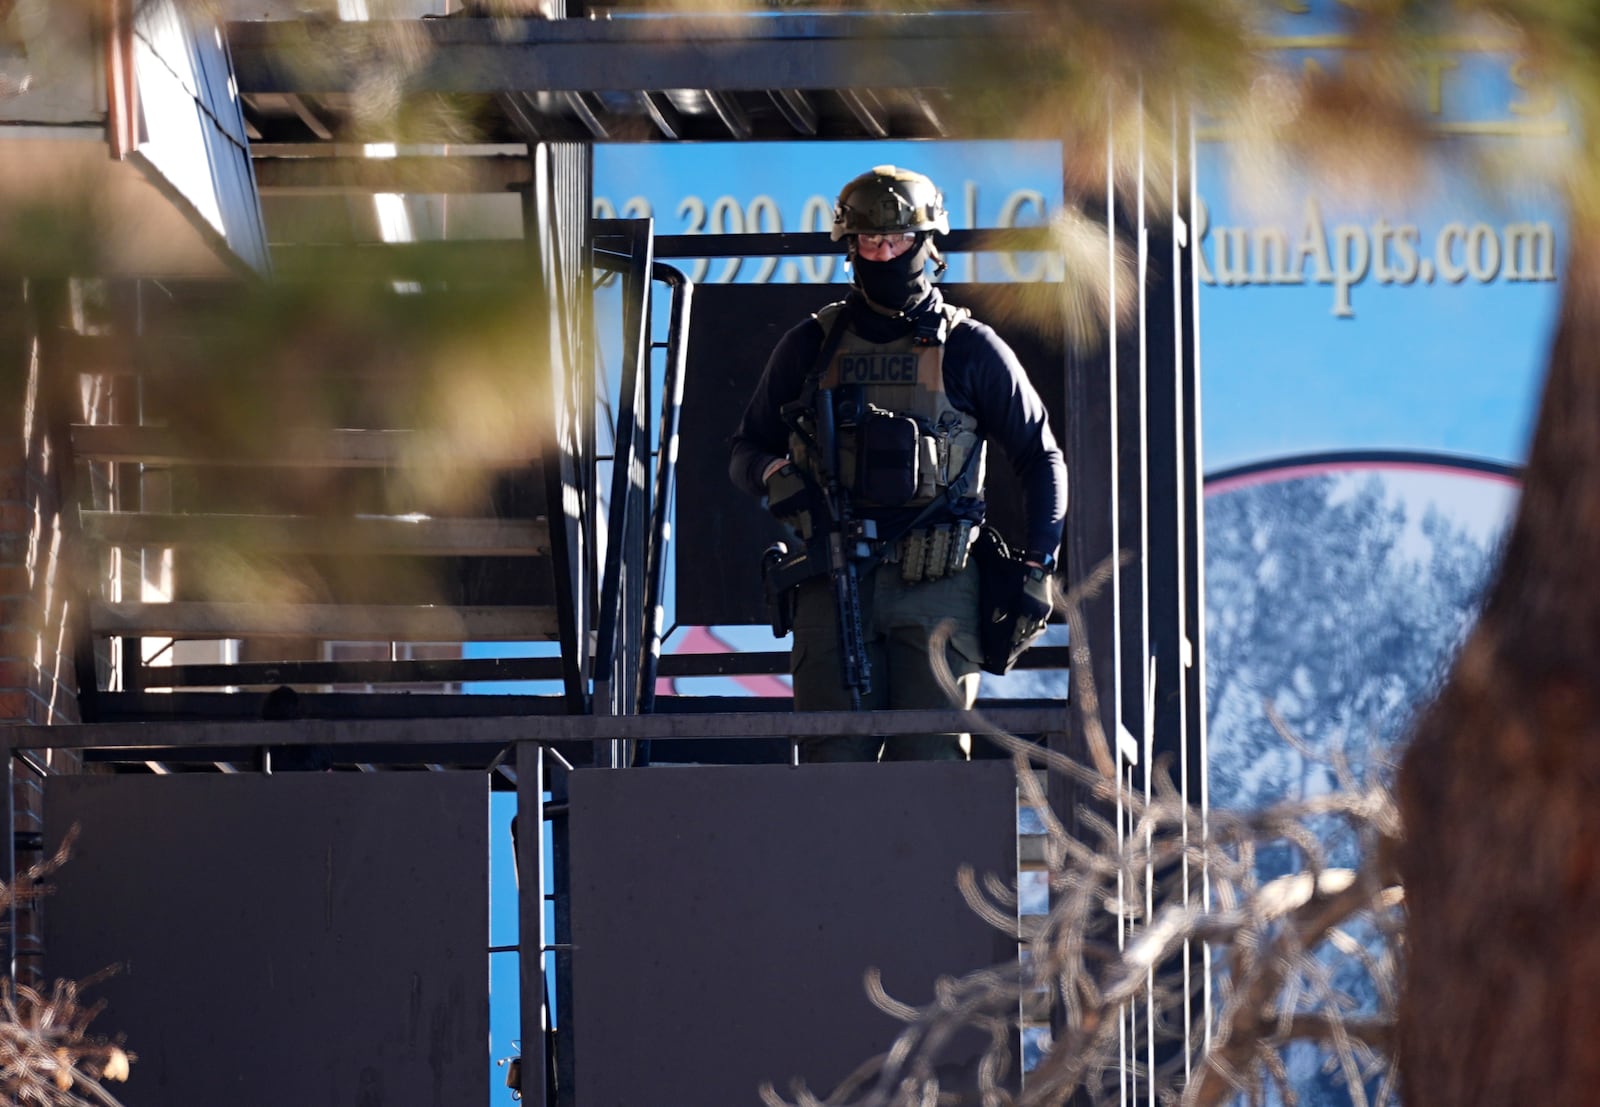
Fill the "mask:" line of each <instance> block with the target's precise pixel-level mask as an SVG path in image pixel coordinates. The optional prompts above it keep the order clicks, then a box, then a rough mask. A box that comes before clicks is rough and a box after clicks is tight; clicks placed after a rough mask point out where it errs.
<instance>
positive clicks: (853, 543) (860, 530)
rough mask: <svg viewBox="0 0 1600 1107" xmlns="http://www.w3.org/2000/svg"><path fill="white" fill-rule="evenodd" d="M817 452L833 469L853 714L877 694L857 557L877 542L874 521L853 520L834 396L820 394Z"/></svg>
mask: <svg viewBox="0 0 1600 1107" xmlns="http://www.w3.org/2000/svg"><path fill="white" fill-rule="evenodd" d="M816 419H817V446H818V448H819V449H820V450H821V452H822V456H823V458H824V459H825V461H826V464H827V467H828V485H827V488H826V490H825V496H824V498H825V500H826V502H827V507H828V534H827V543H828V545H827V560H828V577H829V580H830V581H831V583H832V584H833V608H834V613H835V615H836V616H837V622H838V624H839V664H840V668H841V677H842V680H843V686H844V687H845V688H847V689H849V691H850V708H851V710H853V711H860V710H861V697H862V696H864V695H866V694H867V693H869V692H871V691H872V666H871V663H870V661H869V660H868V658H867V639H866V634H865V633H864V631H863V630H862V626H861V590H860V581H859V580H858V579H857V576H856V563H855V561H854V560H853V559H852V557H851V555H852V554H857V555H861V554H863V553H864V552H865V551H860V550H858V547H859V546H860V545H861V543H862V542H863V541H864V540H867V539H871V538H874V537H876V536H877V524H875V523H874V522H873V521H872V520H871V519H866V520H860V521H857V520H855V519H853V518H852V517H851V512H850V494H849V493H848V492H846V491H845V489H844V485H843V484H842V483H841V482H840V480H839V435H838V429H837V427H836V426H835V421H834V411H833V390H832V389H828V388H820V389H818V390H817V393H816Z"/></svg>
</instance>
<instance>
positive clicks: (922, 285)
mask: <svg viewBox="0 0 1600 1107" xmlns="http://www.w3.org/2000/svg"><path fill="white" fill-rule="evenodd" d="M932 253H933V236H932V235H931V234H928V233H927V232H926V231H924V232H922V233H921V234H919V235H917V243H916V245H915V246H913V247H911V249H909V250H907V251H906V252H905V253H903V254H901V255H900V256H899V257H897V258H890V259H889V260H888V261H868V260H866V259H865V258H863V257H862V256H861V255H860V253H859V252H857V251H856V249H855V248H854V247H853V246H852V248H851V250H850V265H851V267H852V269H853V271H854V273H855V276H854V277H853V278H852V283H853V284H854V285H855V286H856V287H857V288H859V289H860V290H861V291H862V293H863V294H864V295H865V296H866V297H867V299H869V300H871V301H872V302H873V303H874V304H875V305H877V306H878V307H880V308H883V309H884V310H885V311H890V312H899V311H909V310H910V309H911V308H914V307H916V306H917V304H918V303H920V302H921V301H922V298H923V297H924V296H926V295H927V294H928V288H929V287H930V286H929V282H928V274H927V272H926V269H927V267H928V258H929V256H930V255H931V254H932Z"/></svg>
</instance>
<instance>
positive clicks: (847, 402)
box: [789, 302, 985, 522]
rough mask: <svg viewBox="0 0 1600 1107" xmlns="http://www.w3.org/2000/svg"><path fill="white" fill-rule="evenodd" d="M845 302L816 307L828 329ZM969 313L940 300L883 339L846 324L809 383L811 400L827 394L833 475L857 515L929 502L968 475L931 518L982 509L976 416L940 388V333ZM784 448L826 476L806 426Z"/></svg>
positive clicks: (800, 462)
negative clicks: (911, 326)
mask: <svg viewBox="0 0 1600 1107" xmlns="http://www.w3.org/2000/svg"><path fill="white" fill-rule="evenodd" d="M843 310H844V304H843V303H842V302H841V303H836V304H829V305H828V306H827V307H825V308H823V309H822V310H821V311H819V312H818V313H817V320H818V322H820V323H821V324H822V327H823V331H824V333H828V332H829V331H831V330H832V328H833V327H834V325H835V323H836V322H837V321H838V315H839V313H840V312H841V311H843ZM969 314H970V312H968V311H967V310H966V309H965V308H958V307H952V306H951V305H949V304H945V305H944V306H943V307H942V308H941V310H940V311H939V312H938V313H936V314H935V315H933V316H932V317H931V318H930V319H929V320H928V321H927V322H926V323H925V324H924V325H923V326H921V327H919V328H918V329H917V330H916V331H914V332H912V333H911V334H908V335H906V336H904V337H903V338H898V339H896V340H894V341H892V342H884V343H878V342H869V341H867V340H866V339H864V338H862V337H861V336H860V335H858V334H856V333H854V332H853V331H851V330H849V329H848V328H846V329H845V330H844V332H843V334H842V335H841V336H840V338H839V341H838V345H837V347H836V349H835V351H834V353H833V356H832V358H831V359H830V360H829V362H828V363H827V364H826V365H825V366H822V367H821V369H822V373H821V376H820V378H817V379H816V380H815V384H814V389H813V386H812V385H809V384H808V392H809V393H810V397H809V398H810V399H811V402H813V403H815V402H816V401H815V397H816V396H817V394H819V393H821V392H823V391H824V390H826V391H828V392H830V393H831V394H832V396H833V404H834V413H835V415H834V421H835V426H836V427H837V433H838V437H839V455H840V456H839V481H840V483H841V484H842V485H843V486H844V487H845V489H846V490H847V491H849V493H850V497H851V504H852V507H853V508H854V509H855V510H856V511H857V512H859V513H860V514H861V515H863V516H866V517H875V516H876V517H882V516H883V515H885V514H886V513H892V509H899V508H912V509H916V508H923V507H926V506H927V505H928V504H930V503H932V502H933V501H934V500H935V499H937V498H940V497H943V496H944V495H945V493H946V490H947V489H948V488H949V487H950V485H951V483H952V482H954V481H956V480H957V479H958V478H961V477H962V476H963V475H965V477H966V488H965V490H964V494H963V495H962V496H961V497H960V498H959V499H958V500H957V502H956V503H955V504H953V505H952V511H951V512H948V513H940V514H941V515H942V517H941V518H938V519H936V520H933V521H936V522H947V521H949V519H950V518H951V517H952V516H962V515H969V516H971V517H974V518H976V517H979V516H981V505H982V499H983V476H984V474H983V469H984V461H985V458H984V442H983V439H982V438H981V437H980V436H979V434H978V421H977V419H976V418H974V417H973V416H971V415H968V414H966V413H965V412H962V411H958V410H956V408H955V406H954V405H953V404H951V402H950V397H949V396H948V395H947V394H946V393H945V390H944V346H945V340H946V339H947V338H948V337H949V334H950V332H951V331H952V330H954V329H955V327H956V326H957V325H958V324H959V323H960V322H961V320H962V319H964V318H966V317H967V316H968V315H969ZM840 325H842V323H841V324H840ZM803 398H807V397H803ZM789 450H790V457H791V458H792V459H793V460H794V461H795V463H796V464H797V465H799V466H800V467H801V468H803V469H805V470H807V471H808V472H809V473H810V474H811V476H812V477H813V479H815V480H816V481H817V482H818V483H819V484H826V483H827V480H828V466H827V459H825V458H819V457H816V456H815V449H814V447H813V445H812V443H810V442H808V441H807V440H806V437H805V436H804V435H801V434H798V433H791V435H790V439H789Z"/></svg>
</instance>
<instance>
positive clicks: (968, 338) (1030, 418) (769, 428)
mask: <svg viewBox="0 0 1600 1107" xmlns="http://www.w3.org/2000/svg"><path fill="white" fill-rule="evenodd" d="M845 303H846V307H845V310H846V311H847V312H848V313H849V314H848V316H847V321H848V323H849V326H850V328H851V329H852V330H853V331H854V332H855V333H856V334H858V335H860V336H861V337H862V338H865V339H866V340H867V341H869V342H890V341H893V340H894V339H896V338H900V337H903V336H904V335H906V334H907V333H909V331H910V330H911V329H912V328H913V327H914V326H915V319H916V318H918V317H920V316H921V315H922V314H923V313H925V312H931V311H937V310H939V307H940V305H941V304H942V303H943V299H942V297H941V296H940V293H939V290H938V289H937V288H934V289H933V290H932V291H931V293H930V294H929V296H928V297H927V298H926V299H924V300H923V301H922V303H921V304H919V305H917V307H916V308H915V309H914V310H913V311H912V313H911V315H910V317H909V318H907V317H900V318H890V317H888V316H885V315H882V314H880V313H878V312H875V311H873V310H872V309H871V308H870V307H868V306H867V305H866V304H865V303H864V302H863V301H862V299H861V297H860V295H859V293H856V292H852V293H851V294H850V297H849V299H847V300H846V302H845ZM823 337H824V335H823V329H822V324H821V323H819V322H818V321H817V320H816V318H815V317H813V318H810V319H807V320H806V321H804V322H803V323H801V324H799V325H798V326H796V327H793V328H791V329H790V330H789V331H788V332H786V333H785V334H784V336H783V337H782V338H780V339H779V340H778V344H777V346H776V347H775V348H774V349H773V351H772V356H771V357H770V358H768V359H767V366H766V369H765V371H764V372H763V373H762V374H761V380H760V383H758V384H757V385H756V390H755V392H754V394H753V395H752V396H751V397H750V403H749V405H748V406H747V407H746V408H745V412H744V417H743V418H742V419H740V421H739V427H738V429H737V430H736V431H735V432H734V434H733V438H732V440H731V451H730V455H729V460H728V475H729V477H731V478H732V480H733V483H734V484H735V485H737V486H738V487H739V488H741V489H743V490H744V491H745V492H747V493H749V494H750V495H752V496H756V497H760V496H764V495H765V494H766V486H765V485H764V484H763V482H762V480H761V475H762V473H763V472H764V471H765V470H766V468H767V466H768V465H770V464H771V463H772V462H773V461H774V460H776V459H779V458H783V457H786V456H787V455H788V451H789V427H788V425H787V424H786V423H784V421H783V417H782V414H781V413H782V410H783V406H784V404H786V403H788V402H790V401H791V400H794V399H797V398H799V396H800V393H801V390H802V388H803V387H804V385H805V380H806V376H807V374H808V373H810V372H811V370H812V369H813V368H814V367H815V366H816V362H817V355H818V354H819V353H820V352H821V349H822V340H823ZM944 385H945V393H946V395H948V396H949V397H950V402H951V403H952V404H954V405H955V407H956V408H957V409H959V410H961V411H963V412H966V413H967V414H969V415H972V416H975V417H976V418H977V420H978V433H979V434H981V435H982V436H983V437H984V439H986V440H987V441H989V442H991V443H993V444H994V445H997V446H999V447H1000V448H1001V449H1002V450H1004V451H1005V454H1006V457H1007V458H1008V459H1009V460H1010V462H1011V466H1012V468H1013V469H1014V470H1015V472H1016V474H1017V478H1018V480H1020V481H1021V483H1022V492H1023V499H1024V503H1025V506H1026V511H1027V519H1028V524H1027V526H1028V534H1027V547H1026V549H1027V551H1028V553H1029V554H1030V555H1031V556H1034V557H1043V556H1044V555H1049V556H1051V557H1054V556H1055V555H1056V553H1057V551H1058V550H1059V548H1060V546H1061V531H1062V527H1063V525H1064V522H1065V519H1066V513H1067V468H1066V463H1065V461H1064V460H1063V459H1062V455H1061V448H1060V447H1059V446H1057V445H1056V439H1055V435H1054V434H1052V433H1051V431H1050V423H1049V420H1048V419H1047V418H1046V415H1045V410H1044V403H1043V401H1041V400H1040V399H1039V394H1038V393H1037V392H1036V391H1034V388H1033V385H1032V383H1031V382H1029V380H1028V377H1027V374H1026V373H1025V372H1024V371H1023V369H1022V365H1021V363H1020V362H1018V360H1017V355H1016V354H1015V353H1013V352H1012V350H1011V347H1010V346H1008V345H1006V343H1005V341H1004V340H1003V339H1001V337H1000V336H999V335H997V334H995V332H994V331H993V330H992V329H991V328H989V327H988V326H986V325H984V324H982V323H979V322H977V321H975V320H973V319H971V318H968V319H966V320H964V321H963V322H962V323H961V324H960V325H959V326H957V327H955V328H954V329H953V330H952V331H951V332H950V336H949V338H948V339H947V341H946V343H945V350H944Z"/></svg>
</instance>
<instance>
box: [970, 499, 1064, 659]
mask: <svg viewBox="0 0 1600 1107" xmlns="http://www.w3.org/2000/svg"><path fill="white" fill-rule="evenodd" d="M972 559H973V561H974V562H975V563H976V564H977V567H978V643H979V645H980V646H981V647H982V648H983V660H982V661H981V662H980V663H979V664H980V666H981V667H982V669H983V671H984V672H986V673H993V674H995V675H996V676H1004V675H1005V674H1006V673H1008V672H1010V671H1011V667H1012V666H1013V665H1015V664H1016V663H1017V658H1019V657H1021V656H1022V655H1023V653H1024V652H1025V651H1026V650H1027V648H1028V647H1029V646H1031V645H1033V643H1034V641H1035V640H1036V639H1037V638H1038V637H1039V635H1041V634H1043V633H1044V628H1045V623H1046V620H1047V619H1048V618H1049V614H1050V608H1049V602H1048V600H1046V601H1045V603H1044V616H1043V617H1042V618H1041V617H1039V615H1038V608H1039V603H1038V601H1037V600H1036V598H1035V597H1034V596H1032V595H1031V594H1025V592H1024V588H1025V586H1026V585H1028V583H1029V576H1030V573H1031V570H1030V568H1029V567H1028V565H1027V564H1026V563H1024V561H1023V558H1022V554H1021V552H1019V551H1015V550H1012V549H1010V548H1008V547H1007V546H1006V540H1005V539H1004V538H1003V537H1002V536H1001V534H1000V532H999V531H997V530H995V529H994V528H993V527H989V526H985V527H981V528H979V530H978V537H977V540H976V541H974V542H973V544H972ZM1043 583H1044V584H1045V585H1046V586H1048V584H1049V578H1048V577H1046V578H1045V581H1044V582H1043ZM1025 614H1026V615H1028V616H1029V617H1028V618H1027V619H1026V620H1024V618H1023V616H1024V615H1025Z"/></svg>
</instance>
